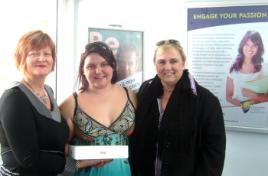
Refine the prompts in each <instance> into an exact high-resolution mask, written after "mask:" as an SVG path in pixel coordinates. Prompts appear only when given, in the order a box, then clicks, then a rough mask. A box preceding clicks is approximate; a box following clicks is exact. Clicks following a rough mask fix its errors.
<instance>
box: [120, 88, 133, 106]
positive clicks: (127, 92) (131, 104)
mask: <svg viewBox="0 0 268 176" xmlns="http://www.w3.org/2000/svg"><path fill="white" fill-rule="evenodd" d="M123 88H124V89H125V91H126V94H127V99H128V101H129V102H130V104H131V106H132V107H135V106H134V104H133V102H132V101H131V99H130V97H129V93H128V90H127V88H126V87H123Z"/></svg>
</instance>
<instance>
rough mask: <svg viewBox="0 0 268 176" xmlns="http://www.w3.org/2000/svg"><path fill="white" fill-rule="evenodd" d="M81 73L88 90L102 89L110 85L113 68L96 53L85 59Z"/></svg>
mask: <svg viewBox="0 0 268 176" xmlns="http://www.w3.org/2000/svg"><path fill="white" fill-rule="evenodd" d="M83 72H84V75H85V77H86V79H87V81H88V83H89V89H102V88H105V87H107V86H109V85H111V84H112V83H111V81H112V76H113V68H112V67H111V66H110V65H109V63H108V62H107V61H106V60H105V59H104V58H103V57H102V56H101V55H99V54H97V53H91V54H89V55H88V56H87V57H86V59H85V63H84V66H83Z"/></svg>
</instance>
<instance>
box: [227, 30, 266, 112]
mask: <svg viewBox="0 0 268 176" xmlns="http://www.w3.org/2000/svg"><path fill="white" fill-rule="evenodd" d="M263 54H264V45H263V42H262V38H261V35H260V33H259V32H256V31H247V32H246V34H245V35H244V37H243V38H242V40H241V42H240V44H239V48H238V55H237V57H236V59H235V61H234V63H233V64H232V66H231V68H230V70H229V74H228V76H227V80H226V100H227V101H228V102H229V103H231V104H233V105H235V106H241V107H242V109H243V111H244V112H247V111H248V110H249V108H250V105H252V104H256V103H262V102H266V101H268V73H267V69H268V66H267V64H263V62H264V59H263Z"/></svg>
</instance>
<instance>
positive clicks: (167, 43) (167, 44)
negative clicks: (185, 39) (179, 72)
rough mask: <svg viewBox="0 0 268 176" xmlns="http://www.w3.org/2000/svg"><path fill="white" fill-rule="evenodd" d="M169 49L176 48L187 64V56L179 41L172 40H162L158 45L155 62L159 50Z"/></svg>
mask: <svg viewBox="0 0 268 176" xmlns="http://www.w3.org/2000/svg"><path fill="white" fill-rule="evenodd" d="M168 48H175V49H177V50H178V52H179V53H180V55H181V57H182V60H183V62H186V56H185V54H184V51H183V48H182V46H181V44H180V42H179V41H177V40H174V39H170V40H161V41H159V42H157V43H156V49H155V52H154V62H155V56H156V53H157V51H158V50H166V49H168Z"/></svg>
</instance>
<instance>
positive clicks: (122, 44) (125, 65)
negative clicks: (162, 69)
mask: <svg viewBox="0 0 268 176" xmlns="http://www.w3.org/2000/svg"><path fill="white" fill-rule="evenodd" d="M88 37H89V38H88V40H89V42H94V41H103V42H105V43H106V44H108V45H109V46H110V48H111V49H112V50H113V52H114V55H115V58H116V60H117V74H118V82H117V83H118V84H120V85H122V86H124V87H128V88H130V89H131V90H133V91H137V90H138V89H139V87H140V85H141V83H142V79H143V74H142V68H143V32H142V31H129V30H118V29H105V28H88Z"/></svg>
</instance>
